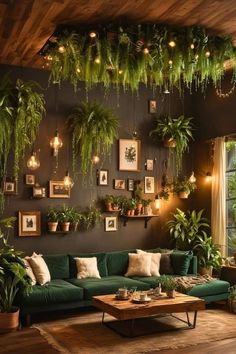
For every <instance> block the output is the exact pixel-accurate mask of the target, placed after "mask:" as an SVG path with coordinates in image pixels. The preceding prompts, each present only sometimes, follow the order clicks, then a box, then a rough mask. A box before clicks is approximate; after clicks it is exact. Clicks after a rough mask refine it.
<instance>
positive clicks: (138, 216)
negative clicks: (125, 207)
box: [121, 215, 159, 229]
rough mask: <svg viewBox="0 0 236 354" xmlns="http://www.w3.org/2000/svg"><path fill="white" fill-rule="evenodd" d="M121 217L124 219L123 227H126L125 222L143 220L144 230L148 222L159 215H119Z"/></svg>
mask: <svg viewBox="0 0 236 354" xmlns="http://www.w3.org/2000/svg"><path fill="white" fill-rule="evenodd" d="M121 217H122V218H123V219H124V226H126V225H127V222H128V221H129V220H131V219H144V228H145V229H146V228H147V224H148V221H149V220H150V219H152V218H156V217H159V215H133V216H129V215H121Z"/></svg>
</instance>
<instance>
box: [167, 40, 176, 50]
mask: <svg viewBox="0 0 236 354" xmlns="http://www.w3.org/2000/svg"><path fill="white" fill-rule="evenodd" d="M168 44H169V46H170V47H171V48H174V47H175V46H176V43H175V41H173V40H171V41H169V43H168Z"/></svg>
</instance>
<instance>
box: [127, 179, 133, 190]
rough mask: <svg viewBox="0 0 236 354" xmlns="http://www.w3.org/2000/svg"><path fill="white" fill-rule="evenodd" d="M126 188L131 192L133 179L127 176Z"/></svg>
mask: <svg viewBox="0 0 236 354" xmlns="http://www.w3.org/2000/svg"><path fill="white" fill-rule="evenodd" d="M127 190H128V191H129V192H133V191H134V179H131V178H128V180H127Z"/></svg>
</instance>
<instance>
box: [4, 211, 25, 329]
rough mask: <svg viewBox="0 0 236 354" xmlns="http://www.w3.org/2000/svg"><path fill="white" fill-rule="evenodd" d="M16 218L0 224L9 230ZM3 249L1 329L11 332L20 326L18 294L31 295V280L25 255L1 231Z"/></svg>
mask: <svg viewBox="0 0 236 354" xmlns="http://www.w3.org/2000/svg"><path fill="white" fill-rule="evenodd" d="M15 219H16V218H14V217H11V218H7V219H3V220H1V221H0V223H1V224H2V225H3V226H4V227H6V228H7V229H8V230H9V229H10V228H12V227H13V222H14V220H15ZM0 239H1V241H2V244H3V247H2V248H1V249H0V329H4V330H11V329H13V328H17V327H18V326H19V308H17V307H14V301H15V299H16V295H17V293H18V292H19V291H20V292H21V293H26V294H29V293H30V291H31V280H30V278H29V277H28V275H27V274H26V267H25V264H24V261H23V258H22V255H23V253H22V252H20V251H17V250H15V249H14V247H13V246H10V245H9V244H8V242H7V239H8V236H7V235H5V234H4V232H3V231H2V230H0Z"/></svg>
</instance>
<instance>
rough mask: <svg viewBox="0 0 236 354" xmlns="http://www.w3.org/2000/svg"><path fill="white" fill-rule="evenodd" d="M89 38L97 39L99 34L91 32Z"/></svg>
mask: <svg viewBox="0 0 236 354" xmlns="http://www.w3.org/2000/svg"><path fill="white" fill-rule="evenodd" d="M89 37H90V38H96V37H97V33H96V32H94V31H91V32H89Z"/></svg>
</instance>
